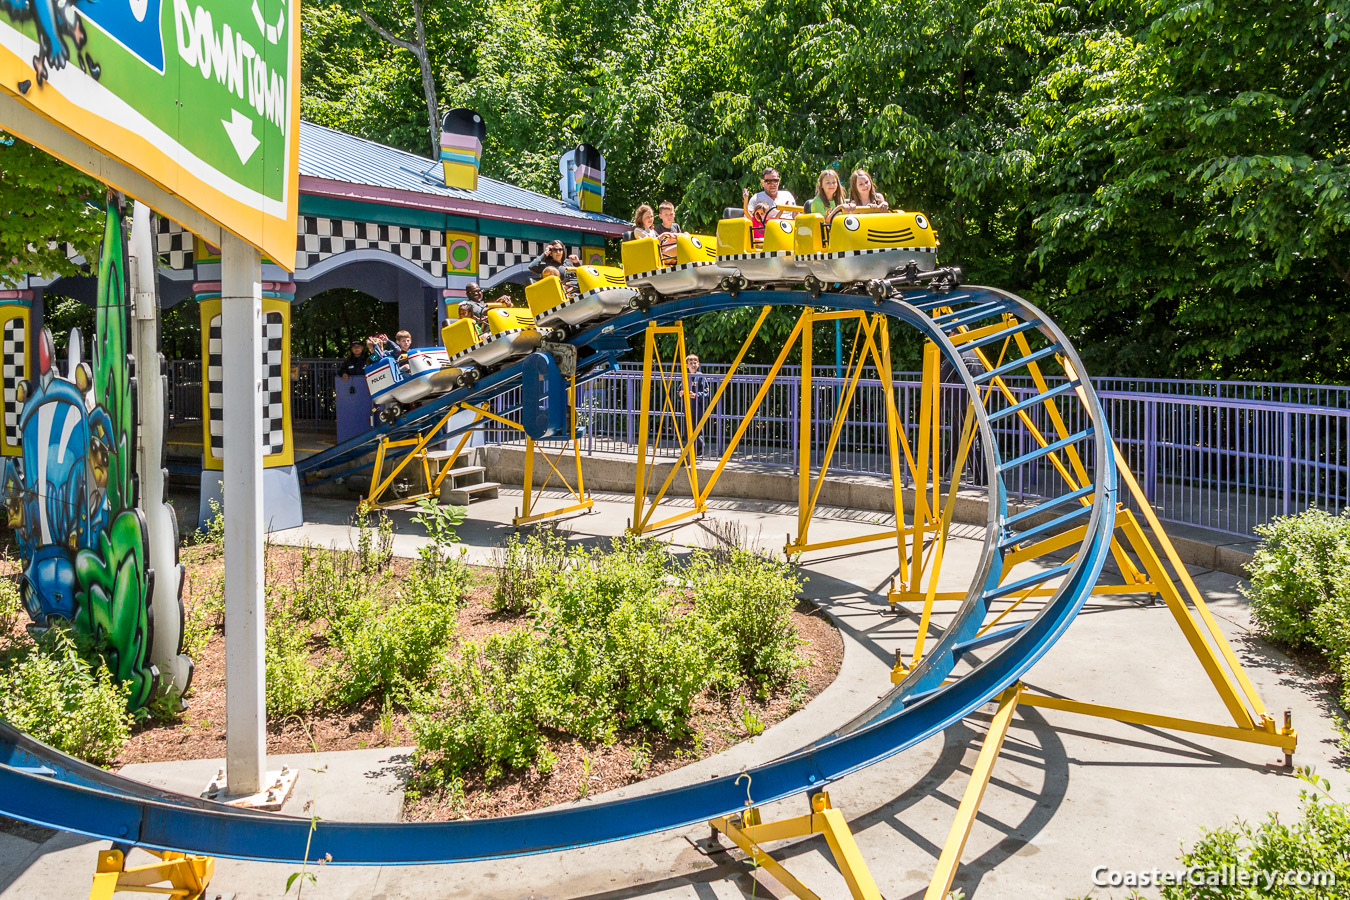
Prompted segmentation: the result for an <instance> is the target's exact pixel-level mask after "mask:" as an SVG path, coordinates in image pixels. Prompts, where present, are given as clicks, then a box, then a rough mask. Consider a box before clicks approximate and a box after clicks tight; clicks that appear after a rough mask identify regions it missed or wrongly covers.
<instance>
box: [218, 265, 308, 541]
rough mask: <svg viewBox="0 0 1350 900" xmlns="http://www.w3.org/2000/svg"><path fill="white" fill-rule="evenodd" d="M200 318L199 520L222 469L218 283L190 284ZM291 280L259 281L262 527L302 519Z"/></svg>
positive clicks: (271, 528) (223, 425)
mask: <svg viewBox="0 0 1350 900" xmlns="http://www.w3.org/2000/svg"><path fill="white" fill-rule="evenodd" d="M192 289H193V294H194V295H195V296H196V298H197V301H198V305H199V307H200V311H201V322H202V487H201V507H200V518H201V524H205V522H206V521H207V520H208V519H209V518H210V516H211V508H210V501H211V500H212V499H215V500H217V501H219V500H220V496H221V475H220V473H221V472H222V471H223V469H224V448H225V430H226V428H228V427H229V423H227V422H226V421H225V420H224V395H223V388H222V381H223V377H224V371H223V369H222V366H221V358H222V349H223V348H222V345H221V337H220V334H221V320H220V306H221V299H220V282H218V281H199V282H196V283H195V284H194V285H193V286H192ZM294 299H295V285H294V284H293V283H291V282H276V281H265V282H263V285H262V324H261V326H260V327H261V329H262V347H263V351H262V386H261V389H262V395H263V398H262V417H263V429H262V442H263V491H264V502H265V505H266V509H265V516H266V520H267V530H268V531H276V530H279V529H282V528H293V527H295V526H298V525H300V524H301V521H302V518H301V514H300V481H299V475H298V473H297V471H296V468H295V437H294V434H293V432H292V428H291V301H292V300H294Z"/></svg>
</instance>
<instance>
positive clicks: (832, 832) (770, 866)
mask: <svg viewBox="0 0 1350 900" xmlns="http://www.w3.org/2000/svg"><path fill="white" fill-rule="evenodd" d="M708 824H709V825H710V826H712V829H713V832H714V835H713V839H714V840H716V833H717V832H721V833H722V834H725V835H726V836H727V837H728V838H730V839H731V840H732V842H734V843H735V844H736V846H738V847H740V848H741V849H742V850H744V851H745V852H746V853H747V854H749V856H750V858H751V859H752V860H753V861H754V863H755V865H756V866H762V867H763V868H764V869H765V871H767V872H768V873H769V874H770V875H772V876H773V877H774V878H775V879H776V880H777V881H778V883H779V884H781V885H783V887H785V888H787V889H788V890H789V891H791V892H792V893H793V894H795V895H796V896H798V897H800V898H802V900H820V896H819V895H818V894H816V893H815V892H814V891H812V890H810V889H809V888H807V887H806V885H804V884H802V883H801V882H800V881H798V880H797V879H796V877H795V876H793V875H792V873H791V872H789V871H788V870H787V869H785V868H784V867H783V864H782V863H780V862H778V861H777V860H776V859H774V858H773V857H772V856H770V855H769V854H767V853H765V852H764V850H763V849H762V848H761V847H760V844H761V843H767V842H769V841H782V840H787V839H789V838H799V837H811V836H813V835H817V834H820V835H824V837H825V842H826V843H827V844H828V845H829V847H830V853H831V854H832V855H833V856H834V861H835V864H836V865H838V866H839V872H840V874H842V875H843V876H844V881H845V882H847V883H848V890H849V895H850V896H851V897H853V898H854V900H881V891H879V890H877V885H876V882H875V881H873V880H872V873H871V872H869V871H868V870H867V863H866V861H865V860H864V859H863V856H862V851H860V850H859V849H858V842H857V841H855V840H854V839H853V832H852V831H850V830H849V827H848V822H846V821H844V814H843V813H842V812H840V811H839V810H837V809H835V808H834V807H833V806H831V805H830V795H829V794H827V793H826V792H824V791H820V792H818V793H815V794H812V795H811V813H810V815H806V816H796V817H794V818H791V819H783V820H782V821H779V822H763V821H761V819H760V814H759V809H758V807H753V806H752V807H749V808H747V809H746V810H745V811H744V812H742V813H740V814H739V815H735V816H723V817H721V818H719V819H713V820H712V821H711V822H709V823H708Z"/></svg>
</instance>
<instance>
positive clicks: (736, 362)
mask: <svg viewBox="0 0 1350 900" xmlns="http://www.w3.org/2000/svg"><path fill="white" fill-rule="evenodd" d="M771 309H772V307H769V306H766V307H764V308H763V309H762V310H760V313H759V318H758V319H756V320H755V324H754V326H753V327H752V328H751V329H750V333H749V334H748V335H747V336H746V338H745V340H744V341H743V342H742V343H741V349H740V350H739V351H738V352H737V353H736V358H735V359H733V360H732V361H731V366H730V368H728V369H727V373H726V374H725V375H724V376H722V380H721V382H720V383H719V384H718V385H717V390H716V391H714V392H713V396H712V399H711V400H709V401H708V404H707V407H706V408H705V409H704V410H703V415H702V416H700V417H699V420H698V424H697V425H696V426H694V429H693V431H692V433H691V434H690V437H689V440H688V441H687V442H686V443H685V444H684V446H683V447H682V448H681V449H680V458H679V459H678V460H676V462H675V465H673V466H671V469H670V474H668V475H667V476H666V480H665V481H664V482H662V484H661V488H660V490H658V491H657V492H656V499H655V500H653V501H652V502H653V503H660V502H661V498H662V497H664V496H665V495H666V491H667V490H669V489H670V486H671V484H672V483H673V482H674V481H675V476H676V475H677V474H679V471H680V466H682V465H684V463H685V457H686V456H689V457H690V458H692V456H693V453H694V444H695V442H696V441H697V439H698V437H699V435H701V434H702V433H703V427H704V425H706V424H707V422H708V420H709V419H710V418H711V417H712V414H713V411H714V410H716V409H717V404H718V402H719V401H720V400H721V399H722V394H724V393H725V392H726V389H727V387H728V386H729V385H730V384H731V377H732V376H733V375H735V374H736V371H737V369H739V368H740V365H741V361H742V360H743V359H745V354H746V353H747V352H748V351H749V349H750V344H751V343H752V342H753V341H754V340H755V337H756V336H757V335H758V334H759V329H760V327H761V326H762V325H763V324H764V320H765V319H767V318H768V317H769V311H770V310H771ZM790 343H791V339H789V344H790ZM776 374H777V367H775V369H774V373H773V374H771V375H770V377H769V383H772V380H773V376H774V375H776ZM756 409H758V403H755V404H754V405H752V406H751V408H750V410H749V411H747V412H746V414H745V416H746V418H749V417H751V416H753V415H754V412H755V410H756ZM739 440H740V432H737V436H736V439H735V440H733V441H732V442H731V444H730V446H728V448H727V449H726V451H725V452H724V453H723V455H722V458H721V459H720V460H719V462H718V464H717V467H716V468H715V469H714V470H713V472H712V475H711V476H710V477H709V478H708V483H707V484H706V485H704V489H703V493H702V496H699V494H698V493H695V494H694V508H695V509H700V510H701V509H703V508H706V506H707V501H708V497H709V496H710V495H711V494H712V488H713V485H714V484H716V483H717V479H718V478H719V477H720V476H721V474H722V469H723V468H724V467H725V466H726V463H727V460H728V459H730V458H731V453H732V451H733V450H735V449H736V444H737V443H738V442H739ZM647 527H648V528H656V527H659V525H650V526H647Z"/></svg>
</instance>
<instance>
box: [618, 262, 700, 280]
mask: <svg viewBox="0 0 1350 900" xmlns="http://www.w3.org/2000/svg"><path fill="white" fill-rule="evenodd" d="M716 264H717V263H716V262H715V261H713V260H711V259H709V260H703V261H701V262H687V263H680V264H679V265H678V266H662V267H661V268H659V269H652V270H651V271H650V272H634V273H633V274H632V275H625V276H624V280H625V281H627V282H628V283H629V284H632V283H633V282H634V281H637V280H639V279H642V278H650V277H651V276H653V275H664V274H665V273H667V272H683V271H685V270H686V269H697V268H698V267H699V266H713V265H716Z"/></svg>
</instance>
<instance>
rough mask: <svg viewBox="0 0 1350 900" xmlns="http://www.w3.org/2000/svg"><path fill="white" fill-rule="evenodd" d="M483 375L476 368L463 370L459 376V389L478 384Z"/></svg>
mask: <svg viewBox="0 0 1350 900" xmlns="http://www.w3.org/2000/svg"><path fill="white" fill-rule="evenodd" d="M482 375H483V373H482V372H480V371H479V370H478V367H477V366H471V367H469V368H467V369H465V370H464V374H462V375H460V376H459V386H460V387H473V386H474V385H475V384H477V383H478V379H479V378H481V377H482Z"/></svg>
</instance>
